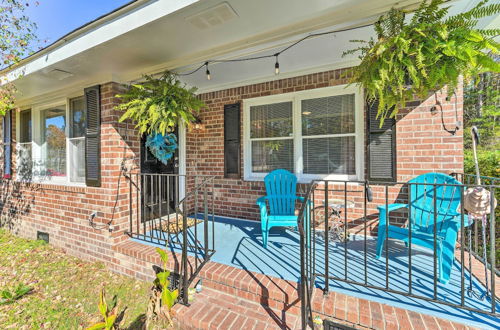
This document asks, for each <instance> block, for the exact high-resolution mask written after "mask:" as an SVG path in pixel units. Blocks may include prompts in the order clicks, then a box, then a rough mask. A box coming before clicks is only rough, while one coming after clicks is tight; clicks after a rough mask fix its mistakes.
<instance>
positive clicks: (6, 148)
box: [2, 111, 12, 179]
mask: <svg viewBox="0 0 500 330" xmlns="http://www.w3.org/2000/svg"><path fill="white" fill-rule="evenodd" d="M2 131H3V176H4V178H6V179H10V178H11V175H12V143H11V142H12V112H11V111H7V112H6V113H5V116H4V117H3V121H2Z"/></svg>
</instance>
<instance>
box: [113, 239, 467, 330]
mask: <svg viewBox="0 0 500 330" xmlns="http://www.w3.org/2000/svg"><path fill="white" fill-rule="evenodd" d="M114 249H115V251H116V252H117V255H116V257H117V258H118V259H119V261H120V263H121V264H122V265H123V268H122V269H116V271H122V270H126V273H127V274H129V275H132V276H135V277H139V278H144V279H152V278H153V276H154V273H153V271H152V265H153V264H159V262H160V260H159V258H158V257H157V254H156V252H155V248H154V247H152V246H147V245H143V244H140V243H137V242H133V241H127V242H124V243H122V244H120V245H118V246H115V247H114ZM176 258H177V260H180V259H179V255H175V256H174V255H172V257H171V258H170V265H169V267H171V269H174V268H175V266H176V262H175V259H176ZM198 279H201V280H202V286H203V290H202V292H201V293H199V294H196V295H195V300H194V302H193V303H192V304H191V306H190V307H186V306H182V305H180V304H178V305H176V306H175V314H176V316H175V317H176V319H177V320H178V321H179V323H180V324H181V328H182V329H299V328H300V298H299V293H298V283H297V282H291V281H285V280H282V279H279V278H275V277H272V276H267V275H263V274H260V273H255V272H251V271H246V270H243V269H238V268H234V267H230V266H227V265H223V264H219V263H216V262H208V263H207V264H206V265H205V267H204V268H203V269H202V270H201V271H200V273H199V274H198ZM196 282H197V280H195V281H193V284H195V283H196ZM312 308H313V311H314V315H315V316H319V317H320V318H321V319H324V318H328V319H331V320H333V321H334V322H336V323H340V324H345V325H348V326H351V327H355V328H358V329H365V328H368V329H405V330H406V329H442V330H444V329H470V327H467V326H466V325H463V324H459V323H455V322H451V321H448V320H444V319H439V318H437V317H433V316H429V315H426V314H421V313H417V312H414V311H410V310H405V309H401V308H396V307H392V306H389V305H386V304H381V303H377V302H373V301H368V300H366V299H360V298H357V297H353V296H348V295H345V294H341V293H336V292H330V294H329V295H328V296H324V295H323V291H321V290H320V289H314V292H313V299H312Z"/></svg>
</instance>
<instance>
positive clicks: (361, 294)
mask: <svg viewBox="0 0 500 330" xmlns="http://www.w3.org/2000/svg"><path fill="white" fill-rule="evenodd" d="M196 230H197V235H198V240H199V241H201V242H202V241H203V239H202V237H203V224H202V223H200V224H198V225H197V228H196ZM194 232H195V229H194V227H191V228H189V230H188V234H189V239H190V240H191V241H194ZM209 232H210V235H212V226H211V224H210V226H209ZM213 233H214V234H215V250H216V252H215V254H214V255H213V256H212V258H211V260H212V261H215V262H218V263H222V264H226V265H229V266H232V267H237V268H241V269H245V270H249V271H254V272H258V273H262V274H265V275H270V276H274V277H278V278H282V279H285V280H290V281H299V278H300V250H299V234H298V232H296V231H295V230H290V229H288V228H273V229H272V230H271V232H270V235H269V243H268V248H267V249H264V248H263V247H262V236H261V230H260V223H258V222H255V221H246V220H236V219H230V218H225V217H217V216H216V217H215V223H214V229H213ZM152 234H153V235H157V236H156V237H160V235H162V236H163V235H165V233H163V234H161V233H160V232H158V231H154V232H153V233H152ZM210 237H211V236H210ZM137 241H138V242H141V243H143V244H150V245H158V244H155V243H154V242H145V241H143V240H137ZM375 244H376V240H375V239H373V238H371V237H368V238H367V242H366V246H367V253H366V260H367V263H366V269H367V270H366V271H367V278H368V282H367V283H368V284H369V285H372V286H377V287H385V283H386V259H385V256H384V255H383V256H382V258H381V259H380V260H377V259H375ZM210 247H211V244H210ZM171 248H172V249H174V250H175V249H176V248H175V247H171ZM346 250H347V279H348V280H351V281H356V282H360V283H363V282H364V278H365V277H364V275H365V268H364V260H365V253H364V240H363V236H359V235H357V236H354V237H351V240H350V241H349V242H348V243H347V249H344V244H343V243H330V244H329V248H328V254H329V259H328V260H329V274H330V275H331V276H335V277H340V278H345V266H346V263H345V252H346ZM191 252H192V251H191ZM324 253H325V245H324V242H323V241H321V240H320V239H317V241H316V272H317V273H324V271H325V262H324V261H325V258H324V256H325V255H324ZM199 255H200V254H198V256H199ZM389 256H390V258H389V288H390V289H393V290H398V291H403V292H407V290H408V288H409V280H408V259H409V258H408V250H407V248H406V247H405V245H404V243H403V242H398V241H393V240H391V241H389ZM411 259H412V281H411V283H412V291H413V293H414V294H415V295H420V296H424V297H428V298H432V297H433V293H434V292H433V283H434V282H433V276H432V274H433V255H432V251H430V250H427V249H423V248H419V247H417V246H414V247H413V248H412V258H411ZM460 267H461V266H460V263H459V262H457V261H455V264H454V268H453V270H452V274H451V279H450V282H449V283H448V284H447V285H443V284H440V283H439V282H438V286H437V289H438V292H437V297H438V299H439V300H442V301H446V302H450V303H455V304H459V303H460V299H461V281H460V273H461V269H460ZM469 278H470V275H469V272H468V271H467V270H465V288H466V289H467V287H468V283H469ZM324 284H325V281H324V278H321V277H320V278H317V279H316V286H317V287H319V288H323V287H324ZM329 288H330V290H331V291H336V292H340V293H344V294H347V295H351V296H355V297H358V298H364V299H367V300H372V301H376V302H379V303H385V304H388V305H392V306H395V307H400V308H405V309H409V310H413V311H416V312H419V313H424V314H430V315H434V316H436V317H441V318H445V319H449V320H452V321H456V322H459V323H466V324H468V325H470V326H476V327H479V328H495V329H499V328H500V320H499V318H498V317H495V316H491V315H486V314H482V313H478V312H470V311H467V310H463V309H460V308H458V307H451V306H447V305H444V304H440V303H436V302H429V301H425V300H423V299H418V298H413V297H408V296H405V295H403V294H396V293H390V292H386V291H383V290H380V289H373V288H368V287H365V286H361V285H356V284H349V283H345V282H342V281H336V280H331V281H330V283H329ZM473 288H474V291H475V292H476V293H478V294H479V295H481V294H483V293H484V292H485V288H484V286H483V285H482V284H481V283H480V282H479V281H477V280H476V279H475V278H473ZM465 305H466V306H469V307H473V308H478V309H481V310H485V311H488V310H490V309H491V305H490V301H489V300H487V299H485V300H480V299H477V298H470V297H469V296H468V295H467V293H465ZM496 309H497V311H498V310H499V309H500V303H498V302H497V307H496ZM497 316H498V314H497Z"/></svg>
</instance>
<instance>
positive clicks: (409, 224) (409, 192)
mask: <svg viewBox="0 0 500 330" xmlns="http://www.w3.org/2000/svg"><path fill="white" fill-rule="evenodd" d="M416 190H418V189H416ZM411 204H412V203H411V183H408V293H409V294H411V291H412V279H411V275H412V274H411V267H412V265H411V234H412V232H411V230H412V228H411V226H412V219H411V208H412V205H411Z"/></svg>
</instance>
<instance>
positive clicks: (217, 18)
mask: <svg viewBox="0 0 500 330" xmlns="http://www.w3.org/2000/svg"><path fill="white" fill-rule="evenodd" d="M236 17H238V15H237V14H236V12H235V11H234V9H233V8H232V7H231V6H230V5H229V4H228V3H227V2H225V1H224V2H222V3H220V4H218V5H215V6H213V7H210V8H207V9H205V10H203V11H201V12H199V13H197V14H194V15H191V16H188V17H186V18H185V19H186V21H187V22H188V23H190V24H192V25H194V26H195V27H196V28H198V29H199V30H205V29H209V28H212V27H215V26H217V25H221V24H223V23H225V22H227V21H229V20H231V19H234V18H236Z"/></svg>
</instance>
